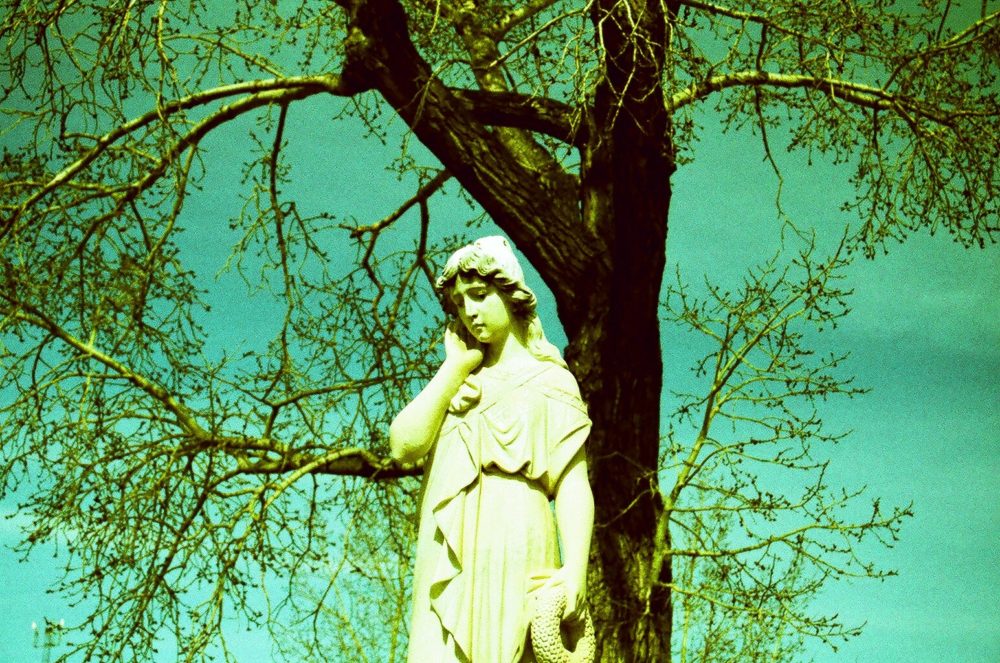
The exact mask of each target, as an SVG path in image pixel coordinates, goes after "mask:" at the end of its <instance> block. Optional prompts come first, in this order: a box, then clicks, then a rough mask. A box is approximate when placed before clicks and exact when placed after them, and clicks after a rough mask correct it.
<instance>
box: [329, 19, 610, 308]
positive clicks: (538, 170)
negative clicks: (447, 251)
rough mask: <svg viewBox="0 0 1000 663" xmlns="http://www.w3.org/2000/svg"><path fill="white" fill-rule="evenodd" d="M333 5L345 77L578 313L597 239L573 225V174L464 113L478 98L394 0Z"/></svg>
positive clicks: (575, 222) (578, 224)
mask: <svg viewBox="0 0 1000 663" xmlns="http://www.w3.org/2000/svg"><path fill="white" fill-rule="evenodd" d="M338 4H340V5H341V6H343V7H344V8H345V10H346V11H347V14H348V20H349V27H348V37H347V40H346V42H345V52H346V54H347V64H346V65H345V68H344V75H345V76H346V77H348V78H349V79H351V80H354V81H358V83H357V84H360V82H361V81H363V82H364V84H365V85H369V86H371V87H373V88H375V89H377V90H378V91H379V92H380V93H381V94H382V96H383V97H384V98H385V99H386V100H387V101H388V102H389V104H390V105H392V106H393V108H394V109H395V110H396V111H397V113H399V115H400V117H402V118H403V120H404V121H406V123H407V124H408V125H409V126H410V128H411V129H412V130H413V132H414V134H416V136H417V137H418V138H419V139H420V141H421V142H422V143H423V144H424V145H425V146H426V147H427V148H428V149H429V150H431V152H432V153H433V154H434V155H435V156H436V157H437V158H438V159H439V160H440V161H441V163H442V164H443V165H444V166H445V167H446V168H447V169H448V171H449V172H451V173H452V174H453V175H454V176H455V178H456V179H457V180H458V181H459V182H460V183H461V184H462V185H463V186H464V187H465V188H466V189H467V190H468V191H469V192H470V193H471V194H472V195H473V197H475V198H476V200H477V201H479V203H480V204H481V205H482V206H483V208H484V209H485V210H486V212H487V213H488V214H490V216H491V217H492V218H493V220H494V221H495V222H496V223H497V224H498V225H499V226H500V227H501V228H502V229H503V230H504V231H505V232H507V233H508V235H509V236H510V237H511V239H513V240H514V243H515V244H516V245H517V246H518V247H519V248H520V249H521V250H522V251H523V252H524V253H525V255H526V256H527V258H528V260H529V261H531V263H532V264H534V265H535V266H536V267H537V268H538V269H539V271H540V272H541V275H542V277H543V278H544V279H545V281H546V282H547V283H548V284H549V286H550V288H551V289H552V291H553V293H554V294H555V296H556V299H557V301H558V302H559V304H560V308H561V311H562V312H564V313H566V314H567V316H568V317H571V318H572V317H575V315H574V312H573V310H574V309H577V308H579V307H578V306H577V302H579V298H578V294H579V292H578V291H579V289H578V287H577V285H578V284H579V283H580V282H582V281H583V280H584V279H585V278H586V274H587V266H588V265H590V264H592V263H593V262H594V261H596V256H597V255H598V254H599V252H600V246H599V242H600V240H599V238H597V237H594V236H591V235H590V234H589V233H587V232H586V231H585V229H584V228H583V226H582V224H581V222H580V210H579V206H578V202H577V200H578V197H577V193H578V184H577V181H576V178H575V177H573V176H572V175H570V174H569V173H567V172H565V170H563V169H562V168H561V167H560V166H559V164H558V163H556V162H555V161H552V160H549V161H548V163H547V164H544V165H540V164H538V163H537V162H535V161H531V160H529V161H527V162H525V161H522V160H521V159H520V158H519V155H517V154H514V153H512V151H511V149H510V147H509V146H508V144H507V143H506V142H505V141H504V140H502V138H501V137H500V136H498V135H496V134H495V133H494V132H493V131H492V130H491V129H490V127H489V126H488V125H487V124H486V123H484V122H483V120H482V119H480V118H477V117H476V116H475V114H474V113H473V112H471V109H470V108H469V104H470V103H473V108H475V106H476V104H475V103H474V101H472V102H470V100H475V99H476V95H475V94H471V95H470V94H456V93H455V92H454V91H453V90H450V89H448V88H447V87H446V86H445V85H444V84H443V83H442V82H441V81H440V80H439V79H438V78H437V77H436V76H435V75H434V74H433V72H432V70H431V67H430V66H429V65H428V63H427V62H426V61H425V60H424V59H423V58H422V57H421V56H420V54H419V53H418V52H417V51H416V48H415V47H414V45H413V42H412V40H411V38H410V35H409V32H408V28H407V19H406V14H405V12H404V10H403V8H402V7H401V6H400V5H399V3H398V2H397V1H396V0H338ZM480 98H481V97H480ZM480 110H482V109H480ZM576 315H579V313H576Z"/></svg>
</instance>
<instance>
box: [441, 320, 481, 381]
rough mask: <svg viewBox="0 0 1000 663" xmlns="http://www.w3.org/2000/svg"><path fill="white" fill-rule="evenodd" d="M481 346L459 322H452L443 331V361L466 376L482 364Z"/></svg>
mask: <svg viewBox="0 0 1000 663" xmlns="http://www.w3.org/2000/svg"><path fill="white" fill-rule="evenodd" d="M483 349H484V348H483V346H482V344H481V343H479V341H477V340H476V339H474V338H473V337H472V334H470V333H469V331H468V330H467V329H466V328H465V327H464V326H463V325H462V323H460V322H457V321H456V322H452V323H451V324H449V325H448V327H447V328H446V329H445V331H444V360H445V362H446V363H451V364H453V365H454V366H455V367H456V368H458V369H459V370H461V371H463V372H465V373H466V374H468V373H471V372H472V371H474V370H476V368H477V367H478V366H479V364H481V363H482V362H483Z"/></svg>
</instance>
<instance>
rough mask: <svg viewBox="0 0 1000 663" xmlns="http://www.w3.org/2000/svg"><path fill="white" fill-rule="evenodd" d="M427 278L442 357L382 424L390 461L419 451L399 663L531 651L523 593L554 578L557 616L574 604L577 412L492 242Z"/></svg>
mask: <svg viewBox="0 0 1000 663" xmlns="http://www.w3.org/2000/svg"><path fill="white" fill-rule="evenodd" d="M436 285H437V288H438V291H439V292H440V294H441V295H442V296H443V299H444V302H445V307H446V309H447V312H448V313H449V314H450V315H451V316H452V317H453V318H454V317H457V321H456V320H454V319H453V320H452V322H451V324H450V325H449V327H448V329H447V331H446V332H445V337H444V348H445V360H444V362H443V363H442V365H441V367H440V368H439V369H438V371H437V374H436V375H435V376H434V377H433V379H431V381H430V382H429V383H428V384H427V386H426V387H425V388H424V389H423V391H421V392H420V394H419V395H418V396H417V397H416V398H414V399H413V401H412V402H411V403H409V404H408V405H407V406H406V407H405V408H404V409H403V410H402V411H401V412H400V413H399V414H398V415H397V416H396V418H395V420H393V422H392V426H391V427H390V431H389V437H390V443H391V447H392V454H393V457H394V458H396V459H397V460H400V461H403V462H413V461H416V460H418V459H420V458H421V457H424V456H425V455H426V456H427V459H426V461H425V468H426V469H425V474H424V483H423V489H422V491H421V502H420V527H419V533H418V535H417V556H416V569H415V573H414V581H413V612H412V617H411V622H410V624H411V625H410V648H409V659H408V660H409V661H410V662H411V663H441V662H448V661H463V662H471V663H519V662H524V661H535V660H536V658H535V654H534V653H533V651H532V646H531V644H530V639H529V638H528V637H527V633H528V626H529V621H530V620H531V618H532V613H531V608H530V602H529V599H528V594H529V591H530V590H532V588H533V587H537V586H538V585H539V584H540V583H541V584H542V586H543V587H545V588H546V589H551V588H553V587H559V588H561V590H562V591H563V592H564V593H565V597H566V608H565V613H564V619H565V620H567V622H569V623H570V624H571V625H572V624H573V623H574V622H575V621H578V620H580V619H581V617H582V615H583V612H584V610H585V607H584V599H585V594H586V578H587V556H588V552H589V549H590V538H591V532H592V529H593V520H594V500H593V495H592V493H591V490H590V484H589V483H588V479H587V465H586V459H585V455H584V450H583V443H584V441H585V440H586V439H587V434H588V433H589V431H590V419H589V418H588V417H587V414H586V409H585V407H584V404H583V402H582V401H581V399H580V393H579V389H578V387H577V383H576V380H575V379H574V377H573V375H572V374H571V373H570V372H569V371H568V370H567V369H566V364H565V362H563V360H562V357H561V356H560V354H559V351H558V350H557V349H556V348H555V346H553V345H552V344H551V343H549V342H548V341H546V340H545V335H544V334H543V332H542V327H541V323H540V321H539V319H538V316H537V315H536V314H535V304H536V300H535V296H534V294H533V293H532V292H531V290H530V289H529V288H528V287H527V285H525V283H524V275H523V272H522V271H521V267H520V265H519V264H518V262H517V258H516V257H515V256H514V254H513V252H512V251H511V248H510V246H509V244H508V243H507V241H506V240H505V239H504V238H502V237H486V238H483V239H480V240H478V241H477V242H475V243H474V244H470V245H468V246H465V247H463V248H461V249H459V250H458V251H456V252H455V253H454V255H452V256H451V258H450V259H449V260H448V263H447V264H446V266H445V268H444V272H443V274H442V275H441V276H440V277H439V278H438V280H437V284H436ZM552 501H554V502H555V509H554V510H553V509H552V508H551V505H550V502H552ZM560 545H561V550H562V554H561V556H560ZM540 578H541V579H542V580H539V579H540ZM546 578H547V579H546ZM539 654H540V653H539Z"/></svg>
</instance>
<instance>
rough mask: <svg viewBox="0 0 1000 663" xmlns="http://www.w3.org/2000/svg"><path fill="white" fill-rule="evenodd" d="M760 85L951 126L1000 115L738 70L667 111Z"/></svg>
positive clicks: (693, 88)
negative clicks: (964, 119)
mask: <svg viewBox="0 0 1000 663" xmlns="http://www.w3.org/2000/svg"><path fill="white" fill-rule="evenodd" d="M760 86H763V87H774V88H785V89H795V88H802V89H808V90H816V91H817V92H821V93H823V94H826V95H828V96H830V97H832V98H835V99H841V100H843V101H847V102H849V103H852V104H855V105H857V106H862V107H864V108H871V109H874V110H888V111H894V112H898V113H901V114H914V115H917V116H920V117H924V118H926V119H929V120H931V121H933V122H936V123H937V124H943V125H949V124H951V123H952V122H953V121H954V120H956V119H958V118H961V117H994V116H998V115H1000V109H997V108H994V109H992V110H982V111H979V110H964V109H958V108H955V109H949V108H943V107H940V106H933V105H931V104H928V103H926V102H923V101H920V100H917V99H913V98H911V97H907V96H905V95H901V94H894V93H892V92H890V91H888V90H886V89H884V88H881V87H876V86H874V85H865V84H863V83H856V82H854V81H847V80H841V79H837V78H830V77H825V76H810V75H804V74H778V73H773V72H769V71H738V72H731V73H727V74H717V75H715V76H710V77H709V78H707V79H705V80H703V81H699V82H695V83H692V84H691V85H689V86H688V87H687V88H685V89H683V90H681V91H680V92H677V93H675V94H674V95H673V96H672V97H671V98H670V99H668V100H667V102H666V106H667V110H668V112H674V111H676V110H678V109H680V108H683V107H684V106H687V105H690V104H693V103H695V102H698V101H703V100H705V99H707V98H708V97H710V96H712V95H713V94H715V93H717V92H720V91H722V90H726V89H729V88H734V87H760Z"/></svg>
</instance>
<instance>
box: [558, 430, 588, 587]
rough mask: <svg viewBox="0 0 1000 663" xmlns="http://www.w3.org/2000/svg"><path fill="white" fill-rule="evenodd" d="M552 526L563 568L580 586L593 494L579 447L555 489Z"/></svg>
mask: <svg viewBox="0 0 1000 663" xmlns="http://www.w3.org/2000/svg"><path fill="white" fill-rule="evenodd" d="M556 525H557V526H558V527H559V539H560V541H561V543H562V551H563V568H564V569H565V570H566V572H567V573H569V574H571V575H572V577H573V578H574V579H575V580H576V581H577V582H578V583H579V586H580V587H584V586H585V585H586V581H587V560H588V557H589V555H590V539H591V536H592V534H593V529H594V494H593V492H591V489H590V482H589V481H588V479H587V461H586V460H585V457H584V453H583V450H582V449H581V450H580V451H579V452H577V455H576V456H575V457H574V458H573V460H572V461H571V462H570V464H569V467H568V468H567V469H566V473H565V474H564V475H563V477H562V480H561V481H560V482H559V489H558V491H557V492H556Z"/></svg>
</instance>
